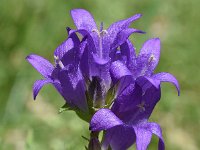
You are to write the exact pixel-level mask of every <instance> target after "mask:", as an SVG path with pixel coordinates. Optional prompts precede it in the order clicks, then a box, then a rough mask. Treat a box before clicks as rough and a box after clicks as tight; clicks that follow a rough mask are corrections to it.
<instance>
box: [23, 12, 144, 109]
mask: <svg viewBox="0 0 200 150" xmlns="http://www.w3.org/2000/svg"><path fill="white" fill-rule="evenodd" d="M71 15H72V18H73V20H74V23H75V25H76V27H77V30H71V29H70V28H67V31H68V34H69V37H68V38H67V40H65V41H64V42H63V43H62V44H61V45H60V46H58V47H57V48H56V50H55V52H54V58H55V67H54V66H53V65H52V64H51V63H50V62H49V61H48V60H46V59H44V58H42V57H40V56H37V55H29V56H27V58H26V59H27V60H28V62H29V63H31V64H32V65H33V67H34V68H35V69H36V70H37V71H38V72H39V73H41V74H42V75H43V77H44V79H42V80H37V81H36V82H35V84H34V86H33V95H34V99H35V98H36V96H37V94H38V93H39V91H40V89H41V88H42V87H43V86H44V85H45V84H48V83H51V84H53V85H54V87H56V89H57V90H58V92H59V93H60V94H61V95H62V96H63V97H64V99H65V100H66V102H67V103H68V104H69V106H70V107H71V108H78V109H80V110H82V111H83V112H88V111H89V109H91V108H90V107H97V108H100V107H103V106H104V105H105V98H106V95H107V92H108V90H109V89H110V88H111V86H112V85H113V84H112V83H111V77H110V67H111V63H112V60H114V59H113V58H112V51H113V50H114V49H116V48H117V47H118V46H120V45H121V44H123V43H126V42H127V39H128V37H129V36H130V34H132V33H135V32H137V33H143V32H142V31H140V30H137V29H134V28H128V27H129V25H130V24H131V23H132V22H133V21H135V20H137V19H139V18H140V17H141V15H140V14H137V15H135V16H133V17H131V18H128V19H126V20H122V21H119V22H116V23H114V24H112V25H111V26H110V27H109V28H108V29H107V30H104V29H103V24H102V25H101V28H100V30H98V29H97V26H96V23H95V22H94V19H93V17H92V16H91V15H90V13H89V12H87V11H86V10H83V9H74V10H72V11H71ZM77 33H81V34H82V35H83V38H78V36H77ZM88 95H89V96H88ZM89 100H90V101H91V100H92V101H93V102H90V101H89ZM90 103H93V104H90Z"/></svg>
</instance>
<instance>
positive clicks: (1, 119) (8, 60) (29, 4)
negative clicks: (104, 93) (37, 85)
mask: <svg viewBox="0 0 200 150" xmlns="http://www.w3.org/2000/svg"><path fill="white" fill-rule="evenodd" d="M199 7H200V1H199V0H192V1H187V0H167V1H161V0H123V1H122V0H115V1H114V0H59V1H56V0H34V1H33V0H0V149H1V150H83V149H84V145H86V144H87V142H86V141H85V140H84V139H83V138H81V135H84V136H86V137H87V136H88V125H87V124H86V123H85V122H84V121H82V120H80V119H79V118H78V117H77V116H76V115H75V114H74V113H73V112H65V113H62V114H58V109H59V108H60V107H61V106H62V105H63V104H64V101H63V99H62V98H61V96H60V95H59V94H58V93H57V92H56V90H55V89H54V88H53V87H52V86H50V85H48V86H45V87H44V88H43V89H42V91H41V92H40V94H39V96H38V98H37V100H36V101H33V98H32V84H33V83H34V81H35V80H36V79H40V78H41V76H40V75H39V73H37V72H36V71H35V70H34V69H33V68H32V66H31V65H29V64H28V63H27V62H26V61H25V57H26V56H27V55H28V54H30V53H36V54H38V55H41V56H43V57H46V58H47V59H49V60H50V61H52V62H53V51H54V49H55V48H56V47H57V46H58V45H59V44H60V43H61V42H62V41H63V40H64V39H65V38H66V36H67V34H66V31H65V27H66V26H70V27H74V25H73V22H72V19H71V18H70V13H69V11H70V10H71V9H73V8H85V9H87V10H89V11H90V12H91V13H92V14H93V15H94V17H95V20H96V21H97V23H98V24H100V22H101V21H103V22H104V24H105V26H106V27H108V26H109V25H110V24H111V23H112V22H114V21H117V20H119V19H124V18H127V17H130V16H132V15H133V14H135V13H142V14H143V17H142V18H141V19H140V20H138V21H137V22H135V23H134V24H133V25H132V26H134V27H137V28H139V29H141V30H144V31H146V32H147V34H145V35H133V36H132V37H131V39H132V40H133V43H134V44H135V45H136V47H137V50H138V49H140V47H141V44H142V43H143V42H144V41H145V40H146V39H148V38H150V37H160V38H161V41H162V50H161V60H160V63H159V65H158V68H157V70H156V72H161V71H166V72H170V73H172V74H174V75H175V76H176V77H177V79H178V80H179V82H180V86H181V96H180V97H178V96H177V93H176V90H175V88H174V87H173V86H172V85H170V84H168V83H166V84H163V85H162V99H161V101H160V103H159V104H158V105H157V107H156V108H155V111H154V112H153V114H152V117H151V118H150V120H151V121H155V122H158V123H159V124H160V125H161V126H162V128H163V134H164V139H165V142H166V149H168V150H198V149H200V136H199V129H200V109H199V106H200V101H199V97H200V91H199V89H200V84H199V83H200V69H199V66H200V59H199V55H200V52H199V50H198V49H199V46H200V42H199V40H200V27H199V24H200V19H199V18H200V13H199ZM157 141H158V140H157V138H156V137H153V141H152V143H151V144H150V147H149V149H152V150H154V149H156V146H157ZM132 149H134V148H132Z"/></svg>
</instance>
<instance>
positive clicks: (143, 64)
mask: <svg viewBox="0 0 200 150" xmlns="http://www.w3.org/2000/svg"><path fill="white" fill-rule="evenodd" d="M159 58H160V39H159V38H154V39H150V40H148V41H146V42H145V43H144V44H143V46H142V48H141V50H140V53H139V56H138V60H137V63H138V65H140V66H139V68H140V69H141V75H151V74H152V72H153V71H154V69H155V68H156V66H157V64H158V62H159Z"/></svg>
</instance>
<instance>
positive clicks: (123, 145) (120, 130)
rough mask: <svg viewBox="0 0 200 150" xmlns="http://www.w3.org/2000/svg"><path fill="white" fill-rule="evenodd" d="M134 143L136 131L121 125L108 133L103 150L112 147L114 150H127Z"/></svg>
mask: <svg viewBox="0 0 200 150" xmlns="http://www.w3.org/2000/svg"><path fill="white" fill-rule="evenodd" d="M134 143H135V132H134V129H133V128H132V127H131V126H127V125H120V126H116V127H113V128H111V129H109V130H107V131H106V134H105V137H104V139H103V144H102V148H103V150H105V149H107V148H108V146H109V145H110V147H111V148H112V149H113V150H125V149H128V148H129V147H130V146H131V145H132V144H134Z"/></svg>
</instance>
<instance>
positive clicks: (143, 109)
mask: <svg viewBox="0 0 200 150" xmlns="http://www.w3.org/2000/svg"><path fill="white" fill-rule="evenodd" d="M145 105H146V104H145V102H144V101H142V102H141V103H140V104H138V105H137V107H139V109H140V111H145Z"/></svg>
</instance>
